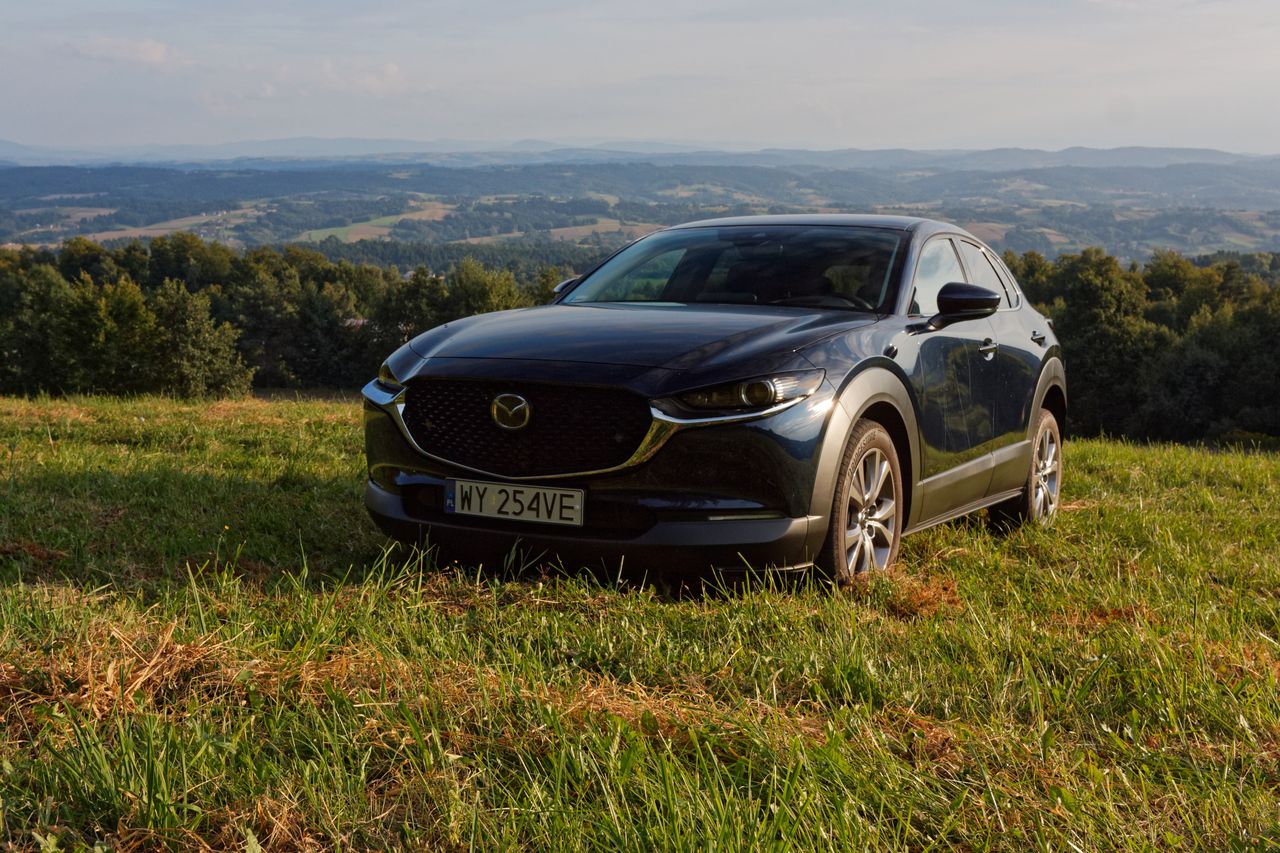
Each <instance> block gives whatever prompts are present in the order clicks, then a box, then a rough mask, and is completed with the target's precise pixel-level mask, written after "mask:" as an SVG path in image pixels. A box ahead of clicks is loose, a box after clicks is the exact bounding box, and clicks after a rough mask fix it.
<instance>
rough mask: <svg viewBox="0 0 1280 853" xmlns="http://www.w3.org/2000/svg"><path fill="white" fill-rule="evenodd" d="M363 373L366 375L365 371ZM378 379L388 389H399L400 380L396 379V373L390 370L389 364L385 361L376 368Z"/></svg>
mask: <svg viewBox="0 0 1280 853" xmlns="http://www.w3.org/2000/svg"><path fill="white" fill-rule="evenodd" d="M365 375H366V376H368V374H367V373H366V374H365ZM378 381H379V382H380V383H382V384H383V385H384V386H386V388H387V390H389V391H399V390H400V388H401V385H400V380H399V379H396V375H395V374H394V373H392V372H391V365H390V364H389V363H387V362H385V361H384V362H383V363H382V367H379V368H378Z"/></svg>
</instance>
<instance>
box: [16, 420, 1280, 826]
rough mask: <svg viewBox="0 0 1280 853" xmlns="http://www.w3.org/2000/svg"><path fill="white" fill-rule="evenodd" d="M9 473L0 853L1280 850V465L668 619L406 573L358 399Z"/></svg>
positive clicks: (940, 531) (75, 436)
mask: <svg viewBox="0 0 1280 853" xmlns="http://www.w3.org/2000/svg"><path fill="white" fill-rule="evenodd" d="M0 448H3V451H2V452H0V477H2V478H3V482H0V495H2V496H3V498H2V500H3V503H2V504H0V507H2V509H3V511H2V514H0V845H3V844H6V843H7V844H14V845H18V846H20V847H25V846H36V845H39V844H42V843H47V844H50V845H52V844H53V841H54V839H56V844H58V845H61V846H62V847H70V846H73V845H75V844H77V843H80V842H86V843H89V844H92V843H93V842H94V841H95V840H101V841H105V842H106V843H109V844H114V845H119V846H122V847H129V846H148V847H149V846H155V845H164V844H168V845H172V846H175V847H183V848H191V847H196V846H199V845H202V844H203V845H209V846H212V847H216V848H222V847H228V846H233V845H235V846H241V845H245V844H246V843H249V844H250V846H252V844H253V843H255V842H256V843H258V844H261V845H263V846H265V847H274V848H317V847H331V846H354V847H384V846H396V845H405V846H426V845H432V846H442V847H446V848H462V847H469V846H482V847H485V848H501V847H542V846H552V847H557V848H568V849H579V848H580V849H635V850H641V849H645V850H648V849H673V848H688V847H695V846H696V847H704V846H713V845H714V846H720V847H725V848H730V849H747V848H756V847H771V848H774V847H776V848H787V847H796V848H801V849H823V848H825V849H837V848H839V849H848V848H850V847H855V848H856V847H860V846H864V845H869V844H871V845H875V846H877V847H883V848H907V849H924V848H927V847H930V846H931V845H934V844H939V845H941V846H947V847H953V846H954V847H961V848H972V849H1008V850H1025V849H1028V848H1029V847H1035V848H1037V849H1068V848H1074V849H1085V850H1088V849H1101V848H1108V849H1110V848H1137V849H1141V848H1149V849H1171V848H1184V849H1187V848H1208V849H1224V848H1228V847H1233V846H1234V847H1236V848H1237V849H1264V848H1266V847H1267V845H1268V844H1271V845H1275V844H1277V843H1280V823H1278V822H1280V805H1278V804H1277V791H1280V594H1278V593H1277V591H1278V590H1280V509H1278V507H1280V458H1277V457H1276V456H1274V455H1246V454H1241V453H1231V452H1211V451H1207V450H1197V449H1189V448H1184V447H1172V446H1156V447H1136V446H1131V445H1126V444H1120V443H1109V442H1104V441H1072V442H1070V443H1069V444H1068V446H1067V448H1066V453H1065V461H1066V480H1065V492H1064V496H1063V499H1064V504H1063V513H1062V514H1061V516H1060V518H1059V520H1058V523H1057V525H1056V527H1054V528H1053V529H1049V530H1019V531H1015V532H1012V533H1007V534H1006V533H996V532H992V531H991V530H990V529H988V527H987V526H986V525H985V524H984V523H983V522H982V520H981V519H975V520H970V521H965V522H960V523H956V524H951V525H946V526H943V527H940V528H936V529H933V530H931V531H928V532H926V533H923V534H920V535H918V536H915V537H912V538H910V539H908V540H907V542H906V544H905V546H904V549H903V555H902V561H901V565H900V566H899V567H898V568H897V569H896V570H895V571H894V572H892V573H891V574H889V575H888V576H885V577H878V578H874V579H872V580H871V582H870V583H868V584H866V585H865V587H863V588H862V589H860V590H858V591H857V592H855V593H852V594H849V595H843V594H833V593H832V592H831V591H830V590H829V589H827V588H826V587H824V586H823V585H821V584H803V583H802V584H798V585H793V586H786V587H770V586H767V585H766V586H760V585H754V586H747V587H743V586H741V585H735V586H731V587H730V588H728V589H725V590H722V591H719V592H714V591H713V592H710V593H708V594H705V595H703V594H686V595H681V596H675V595H671V594H668V593H666V592H664V591H663V588H662V587H657V588H655V587H650V586H643V585H638V584H635V583H621V584H619V583H614V582H612V581H611V580H610V579H609V578H607V577H606V578H593V577H590V576H579V575H566V574H563V573H559V572H555V571H550V570H539V569H536V568H535V569H529V570H527V571H525V572H523V573H516V572H514V571H508V570H503V569H502V567H494V568H490V569H486V570H480V569H477V568H475V567H447V568H443V569H438V568H436V567H434V566H433V565H431V559H430V557H429V556H426V555H423V554H421V553H417V552H409V551H406V550H403V549H399V548H387V547H386V543H385V542H384V540H383V539H382V538H381V537H380V536H378V535H376V534H375V532H374V530H373V528H372V525H371V524H370V523H369V522H368V520H367V518H366V517H365V515H364V513H363V510H362V509H361V506H360V498H359V495H360V488H361V478H362V472H361V456H360V454H361V437H360V433H359V410H358V405H357V403H356V401H354V400H349V399H348V400H340V401H338V400H327V401H326V400H311V401H306V400H287V401H273V402H269V401H262V400H247V401H238V402H222V403H216V404H206V403H180V402H173V401H169V400H165V399H159V398H140V399H135V400H129V401H118V400H105V399H94V398H72V399H66V400H47V399H46V400H17V399H0ZM633 568H634V569H635V570H637V571H639V569H640V568H641V567H633ZM652 568H655V569H660V568H661V567H652ZM1268 839H1269V840H1268Z"/></svg>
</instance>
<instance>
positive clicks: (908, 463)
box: [809, 359, 920, 518]
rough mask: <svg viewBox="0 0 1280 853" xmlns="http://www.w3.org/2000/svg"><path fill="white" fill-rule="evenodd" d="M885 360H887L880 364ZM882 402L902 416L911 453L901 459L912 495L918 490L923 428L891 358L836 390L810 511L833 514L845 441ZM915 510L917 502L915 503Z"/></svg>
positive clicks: (869, 366)
mask: <svg viewBox="0 0 1280 853" xmlns="http://www.w3.org/2000/svg"><path fill="white" fill-rule="evenodd" d="M878 362H883V363H878ZM878 403H887V404H888V405H890V406H892V407H893V408H894V410H895V411H896V412H897V413H898V416H899V417H900V418H901V419H902V423H903V426H904V427H905V430H904V431H905V433H906V435H905V439H906V443H907V448H908V452H907V454H906V458H900V459H899V460H898V464H899V466H900V467H901V468H902V469H904V470H903V473H904V474H905V475H906V476H905V479H907V481H908V482H909V483H910V484H911V492H912V494H916V493H917V489H916V486H917V485H918V484H917V482H916V476H917V472H918V471H919V470H920V463H919V460H920V429H919V425H918V424H917V421H916V415H915V412H916V407H915V399H914V397H913V395H912V394H911V391H910V388H909V386H908V385H907V383H906V382H905V381H904V380H903V379H902V378H901V377H900V376H899V375H898V374H897V372H896V371H895V370H894V369H893V365H892V362H889V361H888V360H887V359H876V360H875V361H871V362H869V363H868V364H867V365H866V366H865V367H862V368H861V369H860V370H858V371H857V372H856V373H854V374H852V375H851V376H849V377H848V378H847V379H846V381H845V384H844V387H842V388H840V389H839V390H838V391H837V392H836V405H834V406H833V407H832V411H831V417H830V418H829V419H828V421H827V429H826V432H825V433H824V434H823V437H822V448H821V451H820V453H819V457H818V460H819V461H818V470H817V476H816V477H815V478H814V487H813V501H812V503H811V504H810V510H809V511H810V514H812V515H815V516H819V517H822V518H826V517H828V516H830V514H831V501H832V499H833V497H834V496H835V489H836V479H837V477H838V476H839V470H838V469H839V466H840V460H841V458H842V457H843V455H844V449H845V443H846V442H847V441H848V438H849V433H850V431H851V430H852V429H853V426H854V424H856V423H857V422H858V420H859V419H860V418H861V417H862V416H863V414H865V413H866V412H867V410H868V409H870V408H871V407H872V406H874V405H876V404H878ZM912 510H913V512H914V510H915V504H914V503H913V504H912Z"/></svg>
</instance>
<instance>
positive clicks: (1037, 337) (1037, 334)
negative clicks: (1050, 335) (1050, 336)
mask: <svg viewBox="0 0 1280 853" xmlns="http://www.w3.org/2000/svg"><path fill="white" fill-rule="evenodd" d="M1031 340H1033V341H1035V342H1036V343H1037V344H1039V345H1040V346H1044V342H1045V337H1044V332H1042V331H1040V330H1039V329H1037V330H1036V331H1034V332H1032V333H1031Z"/></svg>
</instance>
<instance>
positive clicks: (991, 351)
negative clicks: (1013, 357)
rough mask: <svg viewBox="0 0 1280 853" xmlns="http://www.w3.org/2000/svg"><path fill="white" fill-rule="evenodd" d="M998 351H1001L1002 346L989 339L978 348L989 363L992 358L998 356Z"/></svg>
mask: <svg viewBox="0 0 1280 853" xmlns="http://www.w3.org/2000/svg"><path fill="white" fill-rule="evenodd" d="M998 349H1000V345H999V344H998V343H996V342H995V341H993V340H991V338H987V339H986V340H985V341H983V342H982V345H981V346H980V347H978V352H980V353H982V357H983V358H985V359H986V360H987V361H990V360H991V358H992V356H994V355H995V354H996V350H998Z"/></svg>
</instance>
